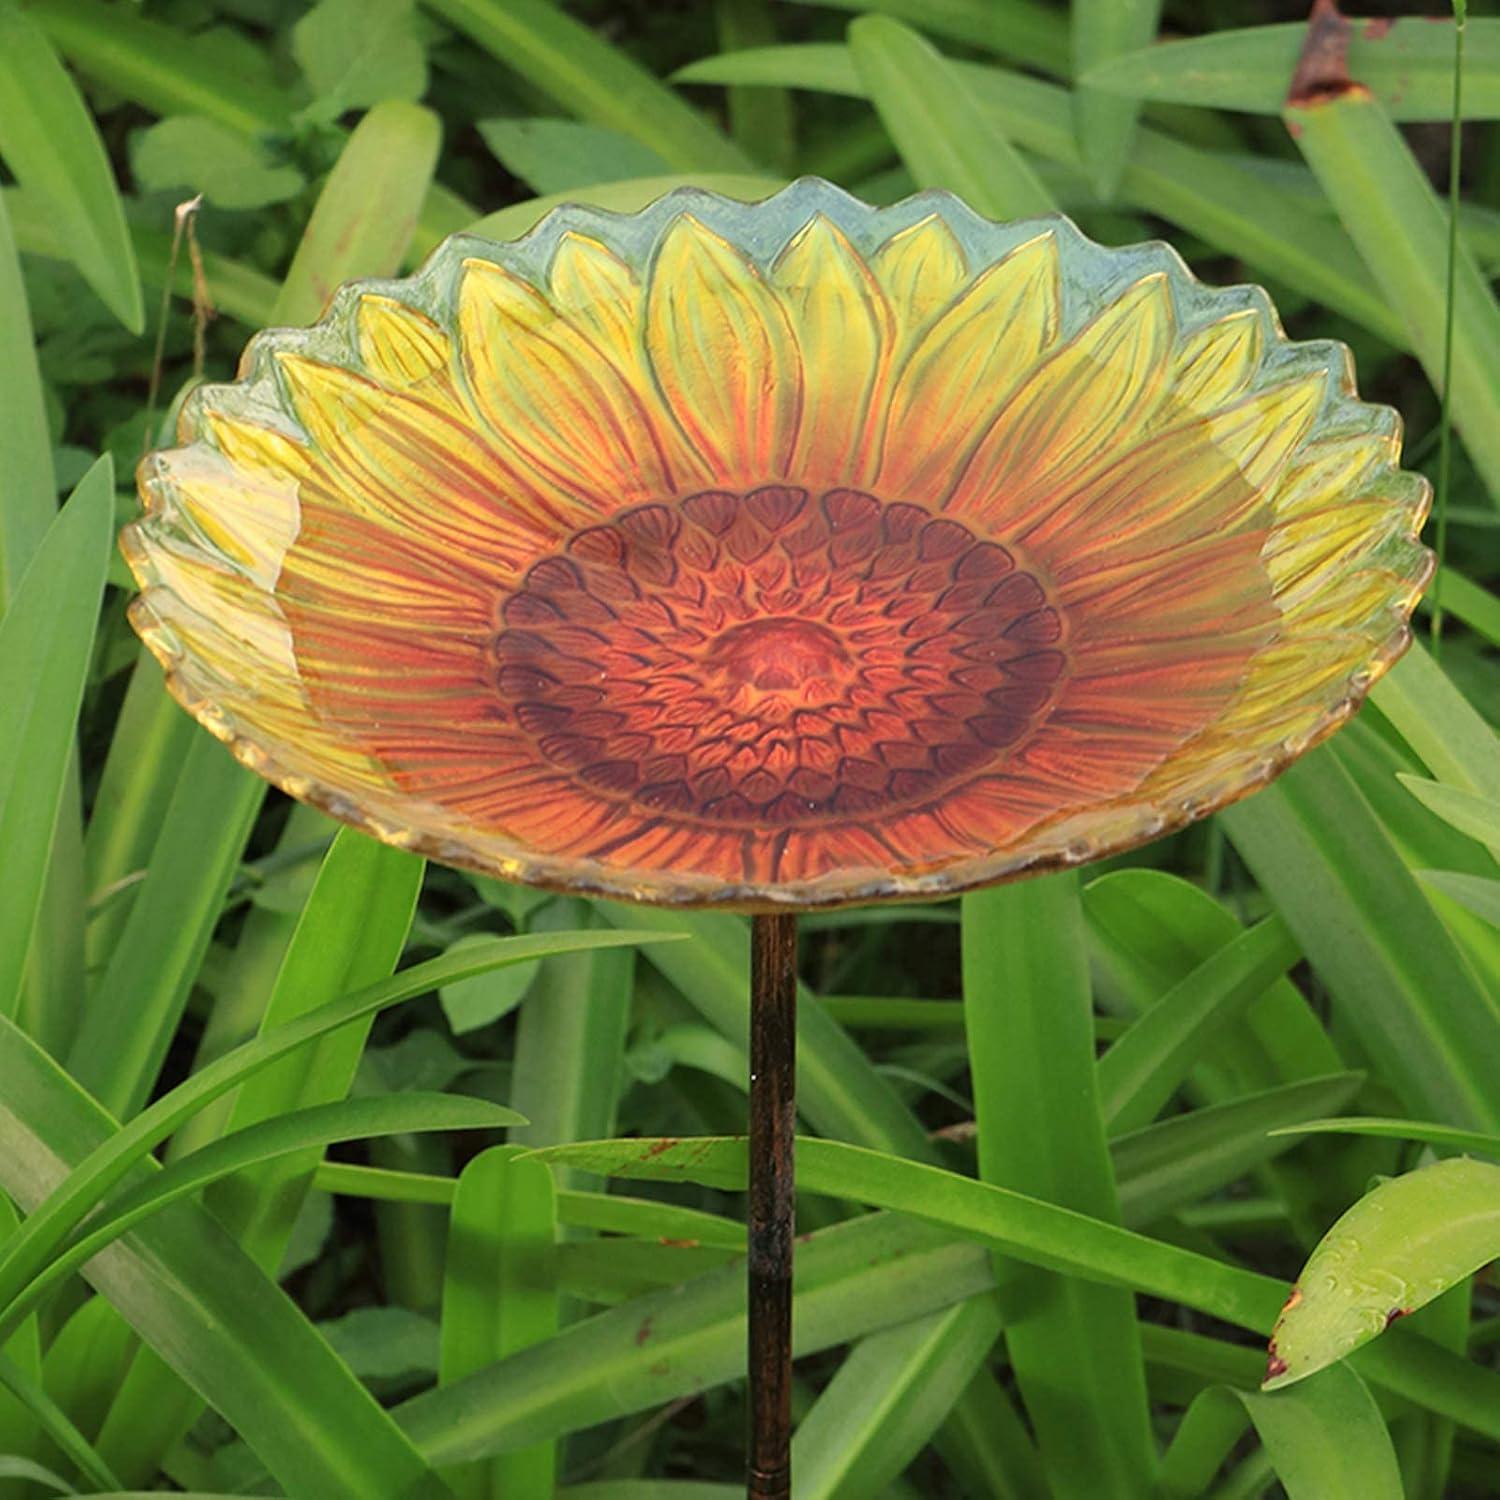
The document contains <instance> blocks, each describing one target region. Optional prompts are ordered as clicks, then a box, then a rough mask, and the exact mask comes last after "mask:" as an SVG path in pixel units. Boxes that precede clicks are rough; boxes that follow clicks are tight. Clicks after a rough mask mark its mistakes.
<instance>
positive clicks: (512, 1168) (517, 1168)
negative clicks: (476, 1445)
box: [438, 1146, 558, 1500]
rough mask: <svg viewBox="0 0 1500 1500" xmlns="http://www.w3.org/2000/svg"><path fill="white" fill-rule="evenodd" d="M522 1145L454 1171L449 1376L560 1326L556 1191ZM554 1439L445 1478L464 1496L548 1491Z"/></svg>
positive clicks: (481, 1498) (445, 1379)
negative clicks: (456, 1176)
mask: <svg viewBox="0 0 1500 1500" xmlns="http://www.w3.org/2000/svg"><path fill="white" fill-rule="evenodd" d="M521 1155H522V1151H521V1148H519V1147H516V1146H499V1147H496V1148H495V1149H493V1150H490V1151H486V1152H484V1153H483V1154H481V1155H479V1156H476V1157H475V1158H474V1159H473V1160H472V1161H471V1162H470V1163H469V1164H468V1166H466V1167H465V1168H464V1170H463V1174H462V1175H461V1176H460V1177H459V1179H458V1191H457V1193H456V1194H455V1195H454V1199H453V1214H452V1218H451V1221H450V1224H449V1230H448V1258H447V1264H446V1266H445V1268H444V1273H443V1324H442V1338H443V1342H442V1362H441V1365H440V1367H439V1375H438V1378H439V1380H440V1381H441V1382H442V1383H443V1384H451V1383H452V1382H453V1381H455V1380H461V1379H463V1377H464V1376H465V1375H470V1374H472V1373H473V1372H474V1371H476V1370H482V1369H484V1368H485V1367H486V1366H487V1365H489V1364H491V1363H493V1362H494V1361H496V1360H500V1359H504V1358H505V1356H506V1355H507V1354H511V1353H513V1352H515V1351H516V1350H518V1349H525V1348H528V1347H530V1346H531V1345H532V1344H537V1343H541V1342H543V1341H545V1340H546V1339H549V1338H553V1337H555V1336H556V1334H557V1326H558V1300H557V1266H556V1259H557V1243H556V1242H557V1200H556V1193H555V1191H554V1189H553V1185H552V1174H551V1173H550V1172H549V1171H548V1170H547V1168H546V1167H545V1166H544V1165H543V1164H542V1163H541V1162H539V1161H535V1160H531V1159H527V1160H519V1159H518V1158H519V1157H520V1156H521ZM557 1457H558V1455H557V1448H556V1445H555V1444H552V1443H545V1442H544V1443H538V1444H535V1445H534V1446H532V1447H529V1448H522V1449H520V1450H518V1451H515V1452H511V1453H506V1454H502V1455H501V1456H499V1457H497V1458H492V1459H489V1460H488V1461H485V1462H482V1463H480V1464H478V1465H475V1466H474V1467H472V1468H469V1469H460V1470H457V1471H455V1472H454V1473H453V1474H452V1475H451V1476H450V1480H449V1482H450V1483H451V1484H452V1485H453V1488H454V1490H455V1491H456V1493H457V1494H458V1495H460V1496H461V1497H462V1500H504V1497H505V1496H507V1495H550V1494H551V1493H552V1490H553V1487H554V1486H555V1485H556V1483H557Z"/></svg>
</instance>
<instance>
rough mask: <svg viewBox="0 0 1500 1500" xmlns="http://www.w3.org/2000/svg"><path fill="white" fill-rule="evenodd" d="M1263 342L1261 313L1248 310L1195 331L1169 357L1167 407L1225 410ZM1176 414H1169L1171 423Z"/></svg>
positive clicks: (1240, 389)
mask: <svg viewBox="0 0 1500 1500" xmlns="http://www.w3.org/2000/svg"><path fill="white" fill-rule="evenodd" d="M1264 342H1265V339H1264V333H1263V330H1262V327H1261V317H1260V314H1259V313H1257V312H1256V311H1254V310H1253V309H1250V308H1247V309H1246V310H1245V311H1243V312H1237V313H1231V314H1230V315H1229V316H1228V317H1227V318H1220V319H1219V321H1218V322H1217V323H1210V324H1208V325H1207V326H1206V327H1203V328H1198V329H1195V330H1194V331H1193V332H1192V333H1190V334H1188V335H1187V336H1186V337H1185V338H1184V339H1183V340H1182V342H1181V343H1179V344H1178V346H1177V352H1176V354H1174V355H1173V357H1172V366H1171V372H1170V374H1169V375H1168V377H1167V384H1168V390H1169V392H1170V395H1171V401H1170V403H1167V405H1170V406H1171V407H1176V408H1186V410H1187V411H1189V412H1210V411H1213V410H1214V409H1215V408H1216V407H1220V406H1228V405H1229V403H1230V402H1231V401H1234V400H1236V399H1237V398H1238V397H1239V396H1240V395H1242V394H1243V393H1244V391H1245V390H1246V388H1247V387H1248V386H1249V384H1250V379H1251V377H1252V376H1253V375H1254V374H1255V371H1256V368H1257V367H1258V366H1259V364H1260V358H1261V352H1262V348H1263V345H1264ZM1180 415H1181V412H1180V411H1177V412H1174V413H1173V416H1174V419H1175V418H1176V417H1177V416H1180Z"/></svg>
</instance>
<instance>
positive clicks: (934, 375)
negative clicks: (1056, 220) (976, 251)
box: [880, 233, 1059, 500]
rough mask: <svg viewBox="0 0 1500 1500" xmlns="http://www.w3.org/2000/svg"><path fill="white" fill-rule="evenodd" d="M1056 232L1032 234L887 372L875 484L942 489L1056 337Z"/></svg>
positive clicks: (931, 494)
mask: <svg viewBox="0 0 1500 1500" xmlns="http://www.w3.org/2000/svg"><path fill="white" fill-rule="evenodd" d="M1058 298H1059V293H1058V257H1057V240H1056V237H1055V236H1054V235H1052V234H1051V233H1047V234H1040V235H1038V236H1037V237H1036V238H1035V239H1033V240H1028V241H1027V242H1026V243H1025V244H1024V245H1021V246H1020V247H1019V248H1017V249H1015V250H1013V251H1011V253H1010V254H1009V255H1007V256H1006V257H1005V259H1004V260H1002V261H998V262H997V263H996V264H995V265H993V266H990V267H989V268H988V269H987V270H986V271H984V272H983V273H982V274H981V275H980V276H979V277H978V278H977V279H976V280H975V281H974V283H973V285H972V286H970V287H969V289H968V290H967V291H966V292H964V294H963V295H962V296H961V297H959V298H958V299H957V301H955V302H953V303H951V304H950V305H949V306H948V308H947V309H946V310H945V311H944V312H943V314H942V315H941V316H940V317H939V318H938V319H937V321H936V322H934V323H933V324H932V325H931V326H930V327H929V329H928V330H927V332H926V334H924V335H923V337H922V339H921V341H920V342H919V343H918V345H917V346H916V348H915V349H914V350H913V351H912V353H911V356H910V358H909V359H908V360H907V361H906V364H905V366H904V367H903V368H902V370H901V372H900V374H899V375H898V376H897V377H896V384H895V390H894V391H893V393H892V396H891V409H890V417H889V423H888V426H887V428H886V432H885V456H884V460H883V462H882V464H881V469H880V487H881V489H882V491H883V492H884V493H885V494H887V495H889V496H892V497H901V498H904V499H910V500H923V499H931V500H936V499H938V498H940V497H941V496H942V495H944V494H946V493H947V491H948V489H949V488H950V487H951V485H952V484H953V482H954V480H955V479H956V478H957V476H958V475H959V474H960V473H961V472H962V471H963V466H964V464H965V462H966V461H967V459H968V458H969V455H970V454H971V453H972V452H973V451H974V448H975V445H976V444H977V443H978V442H979V441H980V439H981V438H982V437H983V436H984V434H985V432H986V431H987V430H988V429H989V426H990V424H991V422H993V421H994V420H995V414H996V412H998V411H999V410H1000V409H1001V408H1002V407H1003V405H1004V403H1005V400H1006V398H1007V397H1008V396H1009V395H1010V393H1011V392H1012V391H1013V390H1014V389H1015V388H1016V386H1017V385H1019V384H1020V383H1021V382H1022V381H1023V380H1024V379H1025V378H1026V375H1027V374H1028V372H1029V371H1031V370H1032V369H1033V367H1034V366H1035V364H1036V361H1037V360H1038V359H1039V358H1040V357H1041V355H1042V353H1043V351H1044V350H1045V349H1047V347H1048V346H1049V345H1050V344H1051V343H1052V341H1053V340H1054V339H1055V338H1056V336H1057V320H1058Z"/></svg>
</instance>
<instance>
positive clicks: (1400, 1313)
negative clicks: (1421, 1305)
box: [1385, 1307, 1411, 1328]
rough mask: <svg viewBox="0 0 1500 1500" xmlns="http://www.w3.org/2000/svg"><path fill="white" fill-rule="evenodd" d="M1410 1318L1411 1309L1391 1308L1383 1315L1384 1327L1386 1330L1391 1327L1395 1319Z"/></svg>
mask: <svg viewBox="0 0 1500 1500" xmlns="http://www.w3.org/2000/svg"><path fill="white" fill-rule="evenodd" d="M1410 1316H1411V1308H1409V1307H1393V1308H1392V1309H1391V1310H1390V1311H1389V1312H1388V1313H1387V1314H1386V1315H1385V1326H1386V1327H1387V1328H1389V1327H1390V1326H1391V1324H1392V1323H1394V1322H1395V1321H1396V1319H1397V1318H1409V1317H1410Z"/></svg>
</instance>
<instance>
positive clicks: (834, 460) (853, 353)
mask: <svg viewBox="0 0 1500 1500" xmlns="http://www.w3.org/2000/svg"><path fill="white" fill-rule="evenodd" d="M770 280H771V285H772V286H773V287H775V288H776V290H777V291H779V292H780V293H781V296H782V299H783V301H784V302H785V304H786V307H787V311H788V312H789V314H790V316H791V322H792V329H793V332H794V335H795V337H796V340H797V344H798V347H799V348H800V349H801V351H802V359H803V365H804V368H805V370H806V379H807V388H806V394H805V398H804V400H805V404H804V410H803V414H802V424H801V427H800V429H799V431H798V434H797V444H796V447H795V449H794V450H793V456H792V462H791V469H792V472H793V473H794V474H795V475H796V476H797V477H798V479H799V480H801V481H802V483H804V484H809V485H835V484H865V483H868V482H869V481H870V478H871V476H872V473H873V471H874V469H875V468H877V467H878V462H879V455H878V452H877V451H876V448H875V443H874V441H873V434H872V432H871V423H870V413H871V411H872V409H874V408H877V407H878V406H879V405H880V403H881V401H882V399H883V396H884V388H885V385H886V381H887V378H888V374H887V372H888V366H889V361H890V356H891V349H892V345H893V343H894V340H895V319H894V318H893V316H892V314H891V309H890V305H889V304H888V303H887V301H886V299H885V294H884V293H883V292H882V291H881V289H880V283H879V282H878V281H876V279H875V277H874V276H873V275H872V274H871V273H870V270H869V268H868V267H867V266H866V265H865V263H864V262H863V261H862V260H861V259H860V257H859V255H858V253H857V252H856V251H855V249H854V247H853V246H852V245H851V244H850V243H849V241H848V240H847V239H846V238H845V237H844V235H843V234H842V233H841V232H840V231H839V230H838V229H837V228H836V227H835V226H834V225H833V224H832V223H831V222H830V221H829V220H828V219H826V218H825V217H824V216H823V215H822V214H818V215H816V216H815V217H814V218H813V219H812V220H811V221H810V222H809V223H808V224H807V225H806V226H805V227H804V228H802V229H801V230H799V231H798V233H797V234H796V235H795V236H794V237H793V238H792V240H791V241H790V243H788V245H787V246H786V248H785V249H784V250H783V251H782V252H781V254H780V255H779V256H777V258H776V261H775V264H774V265H773V266H772V267H771V277H770Z"/></svg>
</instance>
